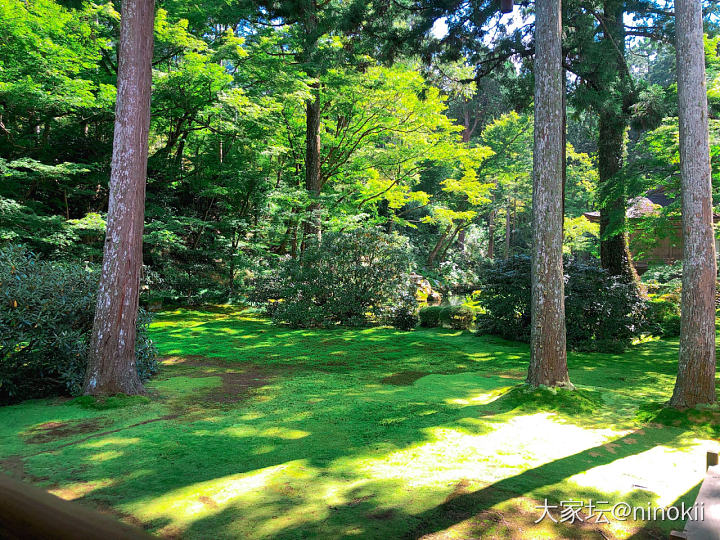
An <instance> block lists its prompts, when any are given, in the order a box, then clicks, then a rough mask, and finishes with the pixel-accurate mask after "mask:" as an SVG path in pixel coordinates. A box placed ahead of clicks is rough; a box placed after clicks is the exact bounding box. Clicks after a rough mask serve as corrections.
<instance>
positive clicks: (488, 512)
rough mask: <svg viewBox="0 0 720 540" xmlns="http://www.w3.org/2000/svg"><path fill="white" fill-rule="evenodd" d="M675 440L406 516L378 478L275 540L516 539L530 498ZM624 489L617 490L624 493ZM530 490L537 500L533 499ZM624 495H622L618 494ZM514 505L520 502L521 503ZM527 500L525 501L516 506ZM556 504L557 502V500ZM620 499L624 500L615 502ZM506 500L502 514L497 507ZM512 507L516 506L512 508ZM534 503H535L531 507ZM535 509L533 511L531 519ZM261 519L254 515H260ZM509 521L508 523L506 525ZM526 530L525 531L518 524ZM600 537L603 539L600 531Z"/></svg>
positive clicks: (597, 450) (518, 479)
mask: <svg viewBox="0 0 720 540" xmlns="http://www.w3.org/2000/svg"><path fill="white" fill-rule="evenodd" d="M675 438H676V437H675V436H674V435H673V434H671V433H669V432H668V431H667V430H660V429H659V430H639V431H636V432H633V433H630V434H628V435H626V436H624V437H621V438H619V439H616V440H614V441H612V442H613V443H614V444H616V445H617V446H614V448H613V449H612V452H610V451H608V448H607V446H606V445H599V446H596V447H594V448H588V449H586V450H583V451H582V452H578V453H576V454H573V455H571V456H567V457H565V458H561V459H557V460H554V461H551V462H549V463H545V464H542V465H539V466H538V467H535V468H533V469H529V470H526V471H523V472H521V473H519V474H517V475H515V476H511V477H508V478H505V479H502V480H499V481H497V482H494V483H492V484H490V485H488V486H485V487H483V488H481V489H478V490H474V491H470V492H465V491H464V490H458V489H456V490H455V491H454V492H453V493H452V494H451V495H449V496H447V497H446V499H445V501H444V502H443V503H441V504H439V505H436V506H434V507H432V508H429V509H427V510H425V511H422V512H419V513H408V512H407V508H404V507H388V506H380V505H379V504H378V502H377V499H376V497H374V496H373V495H372V493H378V492H382V491H383V490H392V489H398V487H399V485H398V483H397V482H395V481H391V480H385V481H376V482H374V483H372V484H370V485H364V486H363V487H362V488H358V489H357V490H355V491H350V492H349V493H348V496H347V497H346V501H345V502H343V503H342V504H338V505H335V506H331V507H330V509H329V511H328V512H327V513H326V514H322V515H320V516H313V514H312V513H308V515H307V519H306V520H305V521H303V522H302V523H299V524H294V525H292V526H290V527H287V528H284V529H280V530H277V531H276V532H275V533H274V534H273V537H274V538H279V539H285V538H287V539H290V538H323V537H345V536H347V537H351V536H354V537H360V538H413V539H414V538H420V537H423V536H425V535H433V534H436V533H442V532H443V531H445V530H447V529H450V528H452V527H454V526H457V525H458V524H460V523H461V522H465V521H469V524H468V525H467V526H466V532H467V531H472V533H473V534H474V535H476V536H473V537H490V536H488V535H491V536H492V537H493V538H501V537H505V535H506V534H507V535H508V536H507V537H512V538H516V537H518V536H517V534H518V531H517V530H515V527H517V526H518V523H524V524H525V526H527V525H528V524H530V523H531V520H530V517H532V518H533V519H532V521H534V520H535V519H537V518H538V517H539V516H540V513H541V511H540V510H536V509H535V508H534V507H533V506H532V502H533V500H532V499H528V498H527V497H528V495H529V496H530V497H532V496H533V495H535V496H537V494H538V493H542V495H543V496H547V497H548V500H549V501H550V504H559V502H560V500H567V499H568V494H567V493H563V492H558V491H557V490H555V489H554V488H553V486H554V485H555V484H558V483H560V482H562V481H564V480H566V479H567V478H569V477H571V476H573V475H576V474H579V473H582V472H584V471H587V470H589V469H591V468H594V467H598V466H602V465H607V464H609V463H612V462H613V461H615V460H619V459H622V458H625V457H629V456H632V455H634V454H638V453H641V452H644V451H646V450H649V449H651V448H653V447H655V446H657V445H660V444H672V443H673V440H674V439H675ZM620 492H621V490H620V489H619V490H618V493H620ZM531 493H532V495H531ZM618 496H620V495H618ZM607 497H608V494H607V493H601V492H598V491H596V490H593V489H589V488H581V487H578V491H577V493H573V497H572V498H573V500H585V501H587V500H590V499H593V500H599V499H603V498H605V500H607ZM622 497H623V498H622V500H623V501H624V502H628V503H630V504H632V505H635V506H644V505H646V504H647V502H650V501H652V500H653V498H652V496H651V494H649V493H648V492H646V491H642V490H637V491H634V492H633V493H631V494H630V495H627V494H625V495H622ZM516 500H517V501H516ZM518 501H519V502H520V503H524V504H519V503H518ZM552 501H554V503H553V502H552ZM614 502H619V501H614ZM503 503H509V504H507V505H505V506H506V507H505V508H504V509H503V511H497V510H494V509H493V507H495V506H497V505H502V504H503ZM513 503H516V504H515V505H514V506H513ZM528 504H530V506H528ZM292 505H293V503H292V502H291V501H288V500H286V501H276V502H273V503H270V504H268V505H267V506H266V507H265V508H253V509H245V508H242V507H239V506H235V505H230V506H228V507H226V508H224V509H222V510H221V511H219V512H217V513H215V514H213V515H211V516H207V517H205V518H202V519H199V520H197V521H194V522H193V523H192V524H191V525H190V527H189V528H188V529H187V531H186V535H187V537H188V538H200V537H202V536H203V535H204V534H207V531H209V530H212V531H216V532H217V533H218V534H219V536H221V537H230V536H232V534H233V531H234V530H235V526H236V524H237V522H238V520H242V519H244V518H245V516H246V513H247V511H248V510H249V511H250V512H252V513H258V514H259V515H263V514H264V515H265V516H266V517H267V519H271V520H272V519H282V517H283V513H284V512H287V511H289V510H290V509H291V508H292ZM533 510H535V514H533ZM258 514H256V515H255V517H258ZM508 521H509V523H508ZM553 527H554V528H555V532H556V533H558V534H560V531H562V534H561V535H560V536H559V537H563V538H588V537H591V536H589V534H590V532H591V531H598V530H600V528H599V526H597V525H595V526H593V525H591V524H590V523H582V524H580V525H579V526H575V527H572V526H569V525H567V524H558V525H553ZM520 528H521V529H522V527H520ZM597 537H598V538H601V537H602V536H601V535H600V534H599V533H598V535H597ZM654 537H657V528H652V527H648V528H647V529H646V530H645V531H644V532H642V531H641V532H638V533H637V535H636V538H654Z"/></svg>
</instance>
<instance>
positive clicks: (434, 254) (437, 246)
mask: <svg viewBox="0 0 720 540" xmlns="http://www.w3.org/2000/svg"><path fill="white" fill-rule="evenodd" d="M451 231H452V224H450V225H448V226H447V227H445V231H444V232H443V233H442V235H441V236H440V238H439V239H438V241H437V243H436V244H435V247H434V248H433V249H432V251H431V252H430V255H429V256H428V260H427V265H428V266H432V265H433V264H435V259H436V258H437V256H438V254H439V253H440V250H441V249H442V247H443V245H444V244H445V239H446V238H447V237H448V236H449V235H450V232H451Z"/></svg>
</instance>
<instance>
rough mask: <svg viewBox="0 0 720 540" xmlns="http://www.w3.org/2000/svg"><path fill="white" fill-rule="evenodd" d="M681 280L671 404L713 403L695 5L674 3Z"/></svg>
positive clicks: (705, 160) (707, 194)
mask: <svg viewBox="0 0 720 540" xmlns="http://www.w3.org/2000/svg"><path fill="white" fill-rule="evenodd" d="M675 20H676V24H677V43H676V51H677V52H676V54H677V57H676V61H677V77H678V115H679V117H680V172H681V175H682V221H683V278H682V304H681V307H682V319H681V323H680V358H679V363H678V376H677V381H676V382H675V390H674V391H673V396H672V399H671V400H670V405H671V406H673V407H677V408H685V407H693V406H695V405H698V404H701V403H714V402H715V401H716V396H715V278H716V275H717V269H716V259H715V239H714V234H713V214H712V186H711V179H710V148H709V144H708V111H707V89H706V88H705V57H704V52H703V30H702V12H701V6H700V1H699V0H675Z"/></svg>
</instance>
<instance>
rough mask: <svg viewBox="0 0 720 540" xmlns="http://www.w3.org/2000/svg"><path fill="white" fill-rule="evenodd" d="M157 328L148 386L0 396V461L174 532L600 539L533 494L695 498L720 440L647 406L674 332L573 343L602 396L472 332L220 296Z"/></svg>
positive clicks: (669, 377)
mask: <svg viewBox="0 0 720 540" xmlns="http://www.w3.org/2000/svg"><path fill="white" fill-rule="evenodd" d="M152 334H153V337H154V339H155V341H156V343H157V345H158V348H159V350H160V352H161V354H163V356H164V362H163V369H162V370H161V372H160V374H159V375H158V377H157V378H156V379H155V380H153V381H152V382H151V383H150V384H149V385H148V386H149V389H150V392H151V399H150V400H146V399H139V400H126V401H124V402H118V403H114V402H109V403H100V404H97V403H90V402H87V401H83V400H79V401H78V400H75V401H67V400H41V401H33V402H26V403H24V404H21V405H18V406H14V407H7V408H5V409H2V410H0V452H1V455H0V459H2V461H0V466H1V467H3V469H5V470H6V471H9V472H11V473H13V474H15V475H16V476H22V475H24V476H25V478H26V479H27V480H30V481H33V482H36V483H38V484H40V485H43V486H45V487H47V488H48V489H50V490H52V491H53V492H55V493H57V494H59V495H61V496H63V497H65V498H69V499H76V500H79V501H80V502H82V503H84V504H88V505H91V506H94V507H97V508H101V509H105V510H107V511H111V512H113V513H115V514H117V515H120V516H123V517H124V518H125V519H126V520H128V521H130V522H134V523H136V524H140V525H142V526H144V527H146V528H148V529H150V530H151V531H153V532H155V533H158V534H161V535H164V536H183V537H187V538H207V537H213V538H223V537H248V538H269V537H276V538H301V537H341V536H355V537H362V538H394V537H408V538H414V537H420V536H423V535H432V536H437V537H446V536H447V537H450V536H453V535H454V536H455V537H461V538H462V537H471V536H480V535H482V534H485V535H490V536H493V537H498V538H500V537H507V538H520V537H526V538H537V537H541V536H543V535H546V536H547V537H550V538H552V537H558V536H560V537H577V538H585V537H587V538H592V537H598V538H601V537H602V536H601V533H600V526H599V525H595V524H589V523H583V524H576V525H569V524H553V523H552V522H549V521H548V520H546V521H543V522H541V523H539V524H535V523H534V521H535V520H536V519H537V518H538V517H539V515H540V513H539V511H538V510H537V509H536V506H537V505H538V504H539V503H540V501H542V500H543V499H544V498H548V499H549V500H550V501H555V504H557V502H559V501H561V500H588V499H593V500H607V501H612V502H619V501H626V502H629V503H632V504H637V505H640V506H646V505H647V503H651V504H653V505H655V504H658V505H668V504H671V503H673V502H674V501H676V500H684V501H686V502H688V501H691V500H692V497H693V494H694V493H695V492H696V491H694V490H696V486H697V484H698V482H699V481H700V480H701V478H702V476H703V472H704V471H703V465H704V451H705V449H706V448H707V447H708V445H710V444H712V443H710V442H709V441H704V440H703V435H702V431H697V430H694V429H691V428H689V427H688V426H685V425H682V426H678V427H672V426H670V427H667V426H661V425H655V424H651V425H643V424H641V423H639V422H638V421H637V420H636V413H637V411H638V408H639V406H640V405H641V404H642V403H644V402H646V401H660V400H663V399H667V397H668V396H669V395H670V392H671V390H672V384H673V382H674V374H675V369H676V354H677V344H676V343H673V342H651V343H646V344H643V345H640V346H637V347H635V348H634V349H633V350H631V351H629V352H627V353H626V354H623V355H604V354H582V355H580V354H571V355H570V358H569V365H570V371H571V378H572V380H573V382H574V383H575V384H576V385H577V386H578V387H579V389H580V390H582V392H583V394H582V395H583V396H587V399H585V401H583V402H582V403H580V402H578V401H577V400H576V401H562V400H558V401H557V403H555V405H556V406H552V405H553V404H552V403H549V402H547V400H544V401H543V400H540V401H537V402H533V401H532V400H526V401H522V400H518V399H516V396H515V395H514V394H512V393H508V391H509V390H510V389H511V388H512V387H513V386H515V385H517V384H518V383H520V382H522V380H523V379H524V377H525V371H526V365H527V361H528V350H527V347H526V346H524V345H520V344H516V343H512V342H507V341H503V340H498V339H493V338H478V337H476V336H473V335H471V334H469V333H461V332H454V331H449V330H416V331H413V332H397V331H394V330H392V329H377V328H376V329H365V330H349V329H337V330H325V331H307V330H289V329H286V328H278V327H275V326H273V325H272V324H270V323H269V322H268V321H266V320H263V319H261V318H257V317H254V316H252V315H249V314H247V313H245V312H240V311H237V310H233V309H230V308H220V309H218V310H215V311H213V312H199V311H186V310H183V311H178V312H173V313H166V314H163V315H161V316H160V317H159V318H158V319H157V321H156V322H155V323H154V324H153V327H152ZM548 405H550V406H548ZM661 471H662V472H661ZM678 525H679V524H677V523H676V524H672V523H649V524H645V523H636V522H624V523H623V522H616V523H611V524H610V525H605V526H602V535H605V537H608V538H611V537H619V538H625V537H630V536H631V535H634V536H635V537H636V538H643V537H653V535H654V534H656V533H658V531H661V530H668V529H670V528H682V527H681V526H679V527H678Z"/></svg>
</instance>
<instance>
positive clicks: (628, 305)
mask: <svg viewBox="0 0 720 540" xmlns="http://www.w3.org/2000/svg"><path fill="white" fill-rule="evenodd" d="M565 272H566V284H565V321H566V322H565V324H566V329H567V343H568V347H570V348H573V349H577V350H596V351H619V350H622V349H624V348H625V347H627V346H628V345H629V344H630V343H631V341H632V339H633V337H635V336H637V335H639V334H640V332H641V330H642V329H643V324H644V321H645V314H646V310H647V302H646V301H645V300H644V299H643V298H642V297H640V296H639V295H638V294H637V293H636V292H635V287H633V286H632V285H631V284H628V283H625V282H623V281H621V280H619V279H617V278H615V277H613V276H610V275H608V274H607V272H606V271H605V270H603V269H601V268H600V267H599V266H597V265H594V264H583V263H579V262H577V261H574V260H571V261H569V262H568V263H567V264H566V265H565ZM477 300H478V302H479V303H480V305H481V306H482V307H483V308H484V309H485V313H484V314H483V315H482V316H481V317H478V329H479V332H480V333H483V334H495V335H499V336H502V337H504V338H506V339H515V340H520V341H529V339H530V257H527V256H525V255H518V256H515V257H511V258H510V259H508V260H506V261H505V260H503V261H497V262H496V263H495V265H494V266H493V267H492V268H490V269H488V271H487V272H486V274H485V276H484V277H483V282H482V286H481V289H480V292H479V293H478V294H477Z"/></svg>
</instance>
